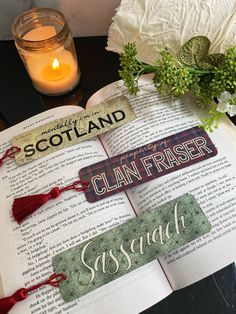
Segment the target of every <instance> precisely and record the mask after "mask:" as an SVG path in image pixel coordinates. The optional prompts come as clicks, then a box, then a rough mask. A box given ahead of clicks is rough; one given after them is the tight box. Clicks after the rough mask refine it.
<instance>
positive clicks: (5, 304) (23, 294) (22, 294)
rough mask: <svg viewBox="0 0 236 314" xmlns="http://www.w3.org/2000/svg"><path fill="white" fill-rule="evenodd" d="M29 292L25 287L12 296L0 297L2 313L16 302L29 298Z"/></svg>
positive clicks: (0, 313) (0, 312)
mask: <svg viewBox="0 0 236 314" xmlns="http://www.w3.org/2000/svg"><path fill="white" fill-rule="evenodd" d="M27 296H28V293H27V290H26V289H25V288H21V289H19V290H17V291H16V292H15V293H14V294H13V295H12V296H10V297H6V298H3V299H0V314H5V313H8V312H9V311H10V309H11V308H12V307H13V305H14V304H16V303H17V302H19V301H22V300H24V299H25V298H27Z"/></svg>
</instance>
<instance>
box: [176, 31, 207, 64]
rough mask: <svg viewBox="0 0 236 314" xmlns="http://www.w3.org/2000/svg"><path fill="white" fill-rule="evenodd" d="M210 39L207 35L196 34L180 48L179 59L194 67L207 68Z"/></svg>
mask: <svg viewBox="0 0 236 314" xmlns="http://www.w3.org/2000/svg"><path fill="white" fill-rule="evenodd" d="M210 44H211V43H210V40H209V39H208V38H207V37H205V36H195V37H193V38H191V39H190V40H188V41H187V42H186V43H185V44H184V45H183V46H182V47H181V48H180V50H179V52H178V54H177V59H178V60H179V61H180V62H181V63H182V64H184V65H186V66H190V67H194V68H207V67H208V66H209V67H210V66H211V64H210V65H209V63H208V62H207V61H208V60H207V57H208V51H209V48H210Z"/></svg>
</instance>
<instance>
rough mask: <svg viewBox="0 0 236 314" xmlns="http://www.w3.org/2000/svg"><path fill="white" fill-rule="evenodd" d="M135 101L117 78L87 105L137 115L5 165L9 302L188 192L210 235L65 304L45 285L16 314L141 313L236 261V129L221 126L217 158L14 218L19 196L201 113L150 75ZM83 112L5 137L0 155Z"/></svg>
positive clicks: (3, 230) (3, 226) (4, 272)
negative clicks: (58, 265) (87, 248)
mask: <svg viewBox="0 0 236 314" xmlns="http://www.w3.org/2000/svg"><path fill="white" fill-rule="evenodd" d="M140 88H141V91H140V93H139V95H138V96H130V95H128V93H127V90H126V88H125V87H124V86H123V83H122V82H121V81H118V82H115V83H112V84H110V85H108V86H106V87H104V88H103V89H101V90H100V91H98V92H97V93H96V94H94V95H93V96H92V97H91V98H90V100H89V101H88V104H87V106H88V107H91V106H94V105H96V104H98V103H99V102H100V101H102V100H105V99H108V98H112V97H115V96H117V95H119V94H125V95H126V96H127V97H128V98H129V100H130V102H131V104H132V106H133V108H134V110H135V112H136V114H137V116H138V118H137V119H136V120H134V121H133V122H131V123H129V124H126V125H124V126H121V127H119V128H117V129H114V130H112V131H110V132H108V133H106V134H103V135H102V136H100V137H99V138H93V139H91V140H87V141H84V142H81V143H79V144H76V145H74V146H71V147H69V148H65V149H63V150H59V151H58V152H55V153H53V154H51V155H48V156H45V157H43V158H41V159H38V160H35V161H33V162H31V163H29V164H26V165H23V166H20V167H17V166H16V165H15V163H14V161H12V160H8V161H7V162H6V163H4V165H3V166H2V167H1V169H0V177H1V185H0V195H1V210H0V254H1V258H0V273H1V279H2V284H3V288H4V293H5V295H10V294H12V293H13V292H14V291H15V290H16V289H18V288H20V287H24V286H26V287H28V286H30V285H33V284H35V283H37V282H40V281H42V280H44V279H46V278H47V277H48V276H49V275H50V274H52V265H51V259H52V256H54V255H55V254H57V253H59V252H62V251H64V250H66V249H67V248H69V247H72V246H74V245H76V244H78V243H81V242H83V241H85V240H88V239H89V238H92V237H93V236H95V235H97V234H99V233H102V232H105V231H107V230H109V229H111V228H112V227H114V226H115V225H117V223H119V224H121V223H123V222H124V221H126V220H128V219H132V218H133V217H135V216H136V215H139V214H140V213H141V212H142V211H145V210H149V209H151V208H154V207H157V206H158V205H161V204H164V203H165V202H167V201H169V200H171V199H174V198H176V197H178V196H180V195H182V194H184V193H187V192H189V193H192V194H193V195H194V196H195V197H196V199H197V201H198V202H199V204H200V206H201V207H202V209H203V211H204V212H205V214H206V215H207V217H208V219H209V220H210V222H211V224H212V231H211V233H209V234H207V235H205V236H203V237H201V238H198V239H197V240H195V241H192V242H191V243H189V244H187V245H185V246H184V247H181V248H180V249H178V250H176V251H175V252H172V253H171V254H168V255H167V256H163V257H162V258H160V259H159V260H156V261H153V262H151V263H149V264H147V265H145V266H142V267H141V268H139V269H136V270H134V271H132V272H131V273H129V274H127V275H125V276H123V277H121V278H119V279H117V280H115V281H113V282H111V283H109V284H107V285H105V286H103V287H101V288H99V289H97V290H95V291H93V292H91V293H89V294H87V295H85V296H83V297H81V298H80V299H78V300H76V301H73V302H71V303H64V302H63V300H62V299H61V296H60V294H59V290H57V289H53V288H52V287H42V288H41V289H39V290H38V291H37V292H35V293H34V294H32V295H31V296H30V297H29V298H28V299H26V300H24V301H23V302H20V303H18V304H17V305H15V307H14V308H13V309H12V311H11V313H17V314H21V313H22V314H28V313H31V314H33V313H34V314H37V313H41V314H42V313H52V314H59V313H81V314H83V313H87V314H91V313H96V314H99V313H100V314H108V313H109V314H110V313H113V314H114V313H122V314H124V313H127V314H132V313H139V312H141V311H142V310H144V309H146V308H148V307H150V306H151V305H153V304H155V303H157V302H158V301H160V300H161V299H163V298H165V297H166V296H167V295H169V294H170V293H171V292H172V291H173V290H176V289H180V288H183V287H185V286H187V285H190V284H192V283H194V282H196V281H198V280H200V279H202V278H204V277H205V276H208V275H209V274H211V273H213V272H215V271H217V270H219V269H220V268H223V267H224V266H226V265H228V264H230V263H231V262H233V261H234V260H235V259H236V252H235V241H236V193H235V191H236V164H235V154H236V146H234V143H233V141H232V138H235V136H236V128H235V127H234V126H233V124H232V123H231V122H230V120H228V119H226V118H225V119H223V120H222V122H221V124H220V126H219V129H218V130H215V131H214V132H213V133H212V134H210V137H211V139H212V141H213V143H214V144H215V146H216V147H217V149H218V154H217V155H216V156H215V157H213V158H211V159H208V160H205V161H202V162H200V163H197V164H195V165H192V166H189V167H187V168H184V169H182V170H178V171H177V172H173V173H170V174H168V175H166V176H163V177H160V178H158V179H155V180H153V181H150V182H148V183H145V184H143V185H140V186H138V187H135V188H132V189H130V190H128V191H127V192H122V193H119V194H117V195H115V196H111V197H109V198H107V199H105V200H101V201H99V202H96V203H88V202H87V201H86V200H85V196H84V194H83V192H81V193H77V192H74V191H68V192H67V193H63V194H62V195H61V196H60V197H59V198H58V199H56V200H54V201H52V202H48V203H47V204H45V205H44V206H42V207H41V208H40V209H39V210H38V211H37V212H36V213H35V214H33V215H32V216H31V217H30V218H29V219H27V220H26V221H25V222H24V223H22V224H21V225H17V223H16V222H15V221H14V220H13V218H12V217H11V206H12V202H13V199H14V198H15V197H20V196H23V195H31V194H36V193H40V192H42V193H45V192H48V191H50V189H51V188H52V187H54V186H59V187H60V186H65V185H67V184H69V183H71V182H73V181H74V180H75V179H78V172H79V169H80V168H82V167H85V166H87V165H90V164H92V163H95V162H98V161H101V160H104V159H106V158H108V157H109V156H114V155H117V154H119V153H122V152H125V151H128V150H130V149H133V148H135V147H138V146H141V145H145V144H147V143H150V142H152V141H154V140H158V139H161V138H163V137H166V136H168V135H172V134H175V133H177V132H180V131H181V130H184V129H188V128H190V127H191V126H196V125H198V124H199V119H200V118H201V117H202V116H203V114H204V113H203V112H201V111H200V109H198V107H197V106H196V105H195V104H194V101H193V100H192V99H191V98H185V99H181V100H177V99H175V98H173V97H171V96H165V97H163V96H160V95H159V94H157V93H156V91H155V89H154V87H153V86H152V84H151V79H150V76H149V75H147V76H144V77H143V78H142V80H141V82H140ZM80 110H82V108H79V107H70V106H68V107H60V108H56V109H52V110H49V111H46V112H43V113H42V114H40V115H37V116H35V117H33V118H30V119H28V120H26V121H24V122H22V123H20V124H18V125H16V126H14V127H11V128H9V129H7V130H5V131H3V132H1V133H0V149H1V150H0V153H3V151H4V150H5V149H6V148H8V147H9V146H10V140H11V138H12V137H13V136H15V135H18V134H20V133H23V132H25V131H27V130H30V129H32V128H35V127H37V126H39V125H41V124H45V123H47V122H50V121H52V120H55V119H58V118H60V117H63V116H67V115H70V114H72V113H75V112H77V111H80Z"/></svg>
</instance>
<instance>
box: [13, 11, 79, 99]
mask: <svg viewBox="0 0 236 314" xmlns="http://www.w3.org/2000/svg"><path fill="white" fill-rule="evenodd" d="M25 16H27V21H28V20H29V17H30V18H31V20H32V24H33V26H34V27H32V25H31V27H30V28H29V30H28V31H26V32H25V31H24V32H23V31H22V30H21V33H20V31H19V29H18V28H19V27H18V24H20V23H21V24H22V18H21V16H20V17H18V18H17V19H16V21H15V22H14V24H13V35H14V37H15V42H16V46H17V48H18V50H19V53H20V55H21V58H22V60H23V61H24V63H25V67H26V69H27V71H28V73H29V75H30V77H31V80H32V83H33V85H34V86H35V88H36V89H37V90H38V91H40V92H41V93H43V94H47V95H59V94H64V93H66V92H69V91H71V90H72V89H73V88H74V87H75V86H76V85H77V83H78V82H79V79H80V71H79V68H78V64H77V58H76V53H75V49H74V44H73V39H72V37H71V33H70V31H69V29H68V25H67V23H66V21H65V19H64V16H63V15H62V14H61V13H60V12H58V11H55V10H51V9H33V10H30V11H27V12H25V13H24V14H23V17H24V18H25ZM50 18H51V21H49V20H50ZM39 19H42V21H41V23H38V21H39ZM24 20H25V19H24ZM45 21H49V24H50V25H44V23H45ZM53 23H54V24H53ZM63 23H64V25H63ZM28 24H29V23H28ZM28 24H26V27H29V26H28ZM52 25H53V26H52ZM17 27H18V28H17ZM17 32H18V33H20V35H21V37H20V36H19V35H18V34H17ZM19 37H20V38H19Z"/></svg>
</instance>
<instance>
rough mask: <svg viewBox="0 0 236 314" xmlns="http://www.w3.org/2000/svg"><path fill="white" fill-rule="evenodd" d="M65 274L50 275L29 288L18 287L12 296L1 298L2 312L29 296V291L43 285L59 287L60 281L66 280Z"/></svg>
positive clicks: (0, 306)
mask: <svg viewBox="0 0 236 314" xmlns="http://www.w3.org/2000/svg"><path fill="white" fill-rule="evenodd" d="M66 278H67V277H66V275H65V274H53V275H51V276H50V277H49V279H48V280H46V281H43V282H41V283H39V284H37V285H34V286H32V287H29V288H21V289H18V290H17V291H16V292H15V293H13V294H12V295H11V296H9V297H6V298H3V299H0V314H6V313H8V312H9V311H10V309H11V308H12V307H13V306H14V305H15V304H16V303H17V302H20V301H22V300H24V299H26V298H27V297H28V296H29V292H32V291H34V290H37V289H39V288H40V287H42V286H45V285H50V286H53V287H58V286H59V283H60V282H62V281H64V280H66Z"/></svg>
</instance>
